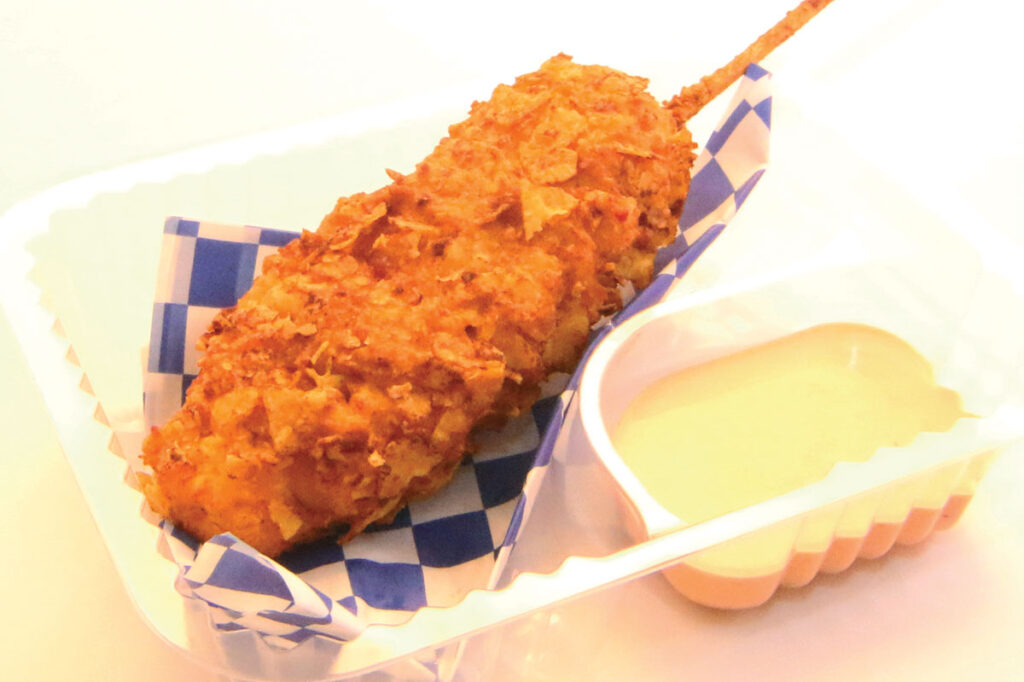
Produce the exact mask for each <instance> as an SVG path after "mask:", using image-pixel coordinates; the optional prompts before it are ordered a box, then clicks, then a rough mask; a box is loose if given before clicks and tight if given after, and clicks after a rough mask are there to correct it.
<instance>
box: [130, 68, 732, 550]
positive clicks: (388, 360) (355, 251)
mask: <svg viewBox="0 0 1024 682" xmlns="http://www.w3.org/2000/svg"><path fill="white" fill-rule="evenodd" d="M646 85H647V82H646V80H644V79H642V78H636V77H632V76H627V75H625V74H623V73H620V72H618V71H614V70H612V69H609V68H605V67H601V66H581V65H578V64H575V63H574V62H572V61H571V59H570V58H569V57H566V56H564V55H559V56H557V57H554V58H552V59H550V60H548V61H547V62H546V63H545V64H544V65H543V66H542V67H541V68H540V70H538V71H536V72H534V73H531V74H528V75H525V76H522V77H520V78H519V79H517V80H516V82H515V83H514V84H513V85H511V86H507V85H502V86H499V87H498V88H497V89H496V90H495V91H494V93H493V96H492V97H491V99H489V100H488V101H486V102H478V103H476V104H474V105H473V107H472V109H471V111H470V114H469V117H468V118H467V119H466V120H465V121H463V122H461V123H458V124H456V125H454V126H452V127H451V128H450V130H449V136H448V137H446V138H445V139H443V140H442V141H441V142H440V144H439V145H438V146H437V148H436V149H435V150H434V151H433V153H431V154H430V156H428V157H427V158H426V159H425V160H424V161H422V162H421V163H420V164H419V165H418V166H417V167H416V169H415V171H414V172H412V173H411V174H409V175H404V176H403V175H400V174H398V173H394V172H390V173H389V174H390V175H391V177H392V180H393V183H392V184H391V185H389V186H387V187H384V188H382V189H380V190H378V191H376V192H373V193H370V194H358V195H355V196H352V197H346V198H343V199H341V200H339V201H338V203H337V205H336V207H335V208H334V210H333V211H332V212H331V213H330V214H329V215H327V216H326V217H325V218H324V220H323V222H322V223H321V225H320V227H319V229H318V230H317V231H316V232H315V233H309V232H306V233H304V234H303V235H302V236H301V237H300V238H298V239H296V240H295V241H293V242H292V243H290V244H288V245H287V246H285V247H284V248H282V249H281V250H280V252H279V253H278V254H277V255H275V256H273V257H271V258H268V259H267V260H266V262H265V264H264V268H263V274H262V276H260V277H258V278H257V279H256V281H255V282H254V284H253V287H252V289H251V290H250V291H249V292H248V293H246V294H245V295H244V296H243V297H242V298H241V300H240V301H239V302H238V304H237V305H236V306H235V307H233V308H231V309H228V310H225V311H223V312H221V313H220V314H219V315H218V316H217V318H216V319H215V320H214V322H213V324H212V326H211V328H210V330H209V331H208V332H207V333H206V335H205V336H204V337H203V340H202V342H201V345H202V346H203V350H204V351H205V352H204V353H203V355H202V358H201V360H200V363H199V369H200V372H199V376H198V377H197V378H196V379H195V380H194V382H193V383H192V385H191V387H190V388H189V391H188V395H187V398H186V401H185V405H184V406H183V407H182V409H181V410H180V411H179V412H178V413H177V414H176V415H175V416H174V417H173V418H172V419H171V420H170V421H169V422H168V423H167V424H165V425H164V426H162V427H160V428H158V429H153V431H152V433H151V434H150V435H149V437H148V438H147V440H146V441H145V443H144V446H143V454H144V461H145V463H146V464H147V465H149V466H150V467H151V468H152V471H153V473H152V476H149V477H146V478H145V480H144V481H143V489H144V492H145V494H146V497H147V499H148V500H149V503H150V505H151V506H152V507H153V509H154V510H156V511H157V512H158V513H160V514H162V515H164V516H167V517H168V518H170V519H172V520H173V521H175V522H176V523H178V524H179V525H180V526H182V527H183V528H185V529H186V530H188V531H189V532H191V533H192V534H194V535H195V536H197V537H198V538H200V539H203V540H205V539H207V538H209V537H210V536H212V535H214V534H216V533H219V532H223V531H230V532H232V533H234V534H235V535H236V536H238V537H239V538H241V539H242V540H244V541H246V542H248V543H249V544H251V545H253V546H254V547H256V548H257V549H259V550H261V551H262V552H264V553H266V554H268V555H271V556H274V555H277V554H279V553H280V552H282V551H284V550H285V549H287V548H289V547H291V546H293V545H295V544H296V543H300V542H304V541H308V540H311V539H314V538H317V537H320V536H322V535H324V534H326V533H328V532H332V531H334V530H337V529H341V531H342V536H343V538H342V539H348V538H351V537H353V536H354V535H355V534H357V533H359V532H361V531H362V530H363V529H364V528H366V526H367V525H368V524H370V523H373V522H375V521H379V520H387V519H389V518H391V517H392V516H393V515H394V514H395V513H396V512H397V511H398V510H399V509H400V508H401V507H402V506H404V505H405V504H406V503H407V502H409V501H410V500H412V499H415V498H418V497H422V496H424V495H428V494H430V493H432V492H434V491H436V490H437V489H438V488H440V487H441V486H443V485H444V484H445V483H446V482H447V481H448V480H450V478H451V476H452V475H453V473H454V471H455V469H456V467H457V466H458V465H459V463H460V461H461V460H462V457H463V454H464V453H465V452H466V451H467V450H468V449H469V448H470V447H471V443H470V442H469V439H470V432H471V430H472V429H473V428H474V426H476V425H479V424H481V423H482V422H485V421H486V422H491V421H495V420H498V421H500V420H501V419H502V418H504V417H507V416H510V415H515V414H517V413H518V412H519V411H520V410H522V409H525V408H527V407H528V406H529V405H530V404H532V403H533V402H534V401H535V400H536V399H537V397H538V395H539V385H540V383H541V382H542V381H544V380H545V379H546V378H547V377H548V376H549V375H550V374H551V373H552V372H555V371H559V370H569V369H571V368H572V367H573V366H574V365H575V363H576V362H577V360H578V359H579V356H580V354H581V352H582V350H583V348H584V346H585V342H586V339H587V337H588V333H589V330H590V327H591V325H593V324H594V323H595V322H596V321H597V320H598V319H599V318H600V316H601V315H603V314H605V313H608V312H611V311H614V310H616V309H617V308H618V307H619V306H620V305H621V300H620V294H619V287H620V285H622V284H624V283H627V282H628V283H632V285H634V286H635V287H636V288H641V287H643V286H645V285H646V284H647V283H648V282H649V281H650V278H651V276H652V272H651V270H652V267H653V265H652V264H653V258H654V253H655V251H656V250H657V249H658V248H659V247H660V246H662V245H664V244H666V243H667V242H669V241H671V240H672V239H673V238H674V236H675V232H676V223H677V220H678V218H679V213H680V210H681V208H682V204H683V200H684V198H685V197H686V193H687V189H688V186H689V177H690V168H691V165H692V163H693V146H694V145H693V143H692V141H691V139H690V134H689V132H688V131H687V130H686V128H685V126H683V125H682V124H681V123H680V122H679V121H678V120H677V117H676V116H674V114H673V106H672V105H670V106H667V107H662V106H661V105H659V103H658V102H657V101H656V100H655V99H654V98H653V97H651V96H650V95H649V94H648V93H647V92H646V90H645V88H646ZM726 85H728V84H726ZM721 87H724V86H721Z"/></svg>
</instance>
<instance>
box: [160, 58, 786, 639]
mask: <svg viewBox="0 0 1024 682" xmlns="http://www.w3.org/2000/svg"><path fill="white" fill-rule="evenodd" d="M770 116H771V77H770V74H769V73H768V72H766V71H765V70H764V69H762V68H760V67H759V66H757V65H752V66H750V67H749V68H748V70H747V73H746V76H745V77H744V78H743V79H742V80H741V82H740V85H739V87H738V89H737V92H736V95H735V97H734V99H733V101H732V103H731V104H730V106H729V108H728V113H727V115H726V116H725V117H724V118H723V120H722V122H721V123H720V124H719V127H718V128H717V129H716V130H715V132H714V133H713V134H712V136H711V138H710V139H709V141H708V143H707V145H706V146H705V148H704V150H703V151H702V152H701V154H700V155H699V157H698V159H697V161H696V164H695V166H694V172H693V176H692V180H691V186H690V192H689V196H688V198H687V201H686V205H685V207H684V209H683V215H682V217H681V219H680V232H679V235H678V237H677V239H676V240H675V242H674V243H672V244H670V245H668V246H666V247H665V248H663V249H662V250H661V251H660V252H659V254H658V256H657V259H656V261H655V264H656V267H657V272H658V273H659V274H658V275H657V276H656V277H655V278H654V280H653V282H652V283H651V284H650V285H649V286H648V287H647V288H645V289H644V290H643V291H641V292H640V293H639V294H638V295H637V296H635V297H634V298H633V299H632V300H631V301H630V302H629V303H628V304H627V305H626V306H625V307H624V309H623V310H622V311H621V312H620V313H618V314H617V315H616V316H615V317H614V318H612V319H611V320H610V321H608V323H607V324H605V325H604V326H602V327H599V328H598V329H597V330H595V332H594V333H593V336H592V340H591V344H590V346H589V349H588V352H587V354H586V355H585V356H584V359H583V361H582V362H581V363H580V364H579V367H578V368H577V370H576V373H575V374H574V375H573V376H571V377H563V378H562V381H561V382H553V383H552V385H551V386H549V387H548V391H547V392H546V396H545V397H544V398H542V399H541V400H540V401H539V402H538V403H537V404H536V405H535V406H534V407H533V409H532V411H531V412H530V413H529V414H525V415H523V416H521V417H519V418H517V419H514V420H511V421H510V422H509V423H508V425H507V426H506V427H505V428H504V429H503V430H502V431H500V432H497V433H493V434H484V435H483V436H482V439H481V441H482V442H481V447H480V450H479V452H477V453H476V454H475V455H474V456H473V457H472V458H467V459H466V461H464V462H463V464H462V466H461V467H460V468H459V469H458V471H457V472H456V474H455V477H454V479H453V480H452V482H451V484H450V485H449V486H447V487H446V488H445V489H444V490H442V491H441V492H439V493H438V494H436V495H434V496H433V497H431V498H429V499H426V500H421V501H418V502H414V503H412V504H410V505H409V506H408V507H406V508H405V509H403V510H402V511H401V512H400V513H399V514H398V516H397V517H396V518H395V519H394V521H393V522H392V523H390V524H387V525H376V526H373V527H371V528H370V529H368V530H367V531H366V532H365V533H364V534H362V535H361V536H359V537H357V538H356V539H354V540H352V541H350V542H348V543H346V544H345V545H344V546H341V545H338V544H337V542H336V540H335V539H334V538H326V539H324V540H322V541H319V542H315V543H311V544H308V545H305V546H302V547H299V548H296V549H294V550H292V551H289V552H287V553H286V554H284V555H282V556H281V557H278V560H277V561H273V560H271V559H269V558H268V557H266V556H264V555H262V554H260V553H259V552H257V551H255V550H254V549H253V548H251V547H249V546H248V545H246V544H245V543H244V542H242V541H240V540H238V539H237V538H235V537H234V536H232V535H230V534H222V535H218V536H216V537H214V538H212V539H210V540H209V541H207V542H205V543H202V544H200V543H198V542H196V541H195V540H194V539H193V538H191V537H190V536H188V535H187V534H186V533H184V532H183V531H181V530H180V529H178V528H176V527H175V526H174V525H173V524H171V523H170V522H168V521H163V522H162V528H163V530H164V533H163V540H164V541H165V542H166V549H167V550H168V552H169V554H170V556H171V557H172V558H173V560H174V561H175V562H176V563H177V564H178V566H179V568H180V573H179V578H178V581H177V585H176V586H177V589H178V591H179V592H181V593H182V594H183V595H185V596H186V597H190V598H196V599H200V600H203V601H204V602H206V603H207V604H209V605H210V606H211V607H212V608H211V609H210V613H211V614H212V615H211V617H212V620H213V623H214V625H215V627H216V628H217V629H218V630H221V631H227V632H230V631H236V630H243V629H247V630H252V631H254V632H256V633H258V634H259V635H261V636H262V638H263V640H264V641H265V642H266V643H268V644H270V645H271V646H275V647H280V648H291V647H294V646H295V645H297V644H299V643H301V642H303V641H305V640H307V639H309V638H311V637H314V636H317V635H320V636H325V637H330V638H332V639H335V640H341V641H345V640H350V639H352V638H354V637H355V636H357V635H358V634H359V633H360V632H361V631H362V630H363V629H364V628H365V627H366V626H367V625H370V624H398V623H402V622H404V621H405V620H407V619H408V618H409V617H410V616H411V614H412V612H414V611H415V610H417V609H419V608H421V607H423V606H450V605H452V604H455V603H457V602H458V601H459V600H460V599H461V598H462V597H463V596H464V595H465V594H466V593H467V592H468V591H469V590H471V589H477V588H491V587H495V586H496V585H497V582H498V580H499V578H500V576H501V572H502V569H503V567H504V565H505V563H506V561H507V559H508V556H509V553H510V552H511V551H512V549H513V547H514V545H515V542H516V538H517V537H518V534H519V529H520V528H521V526H522V524H523V522H524V520H525V519H526V517H527V516H528V514H529V511H530V508H531V503H532V501H533V500H534V499H536V495H537V494H538V492H539V491H540V489H541V483H542V480H543V476H544V473H545V471H546V469H547V466H548V464H549V462H550V461H551V457H552V456H553V454H554V449H555V442H556V440H557V436H558V433H559V432H560V430H561V427H562V425H563V421H564V418H565V415H566V414H567V412H568V407H569V405H570V403H571V401H572V399H573V397H574V395H575V391H576V387H577V385H578V382H579V378H580V375H581V372H582V370H583V367H584V366H585V364H586V359H587V357H589V353H590V350H592V349H593V348H594V346H595V345H596V344H597V343H598V342H599V341H600V339H601V338H603V337H604V336H605V335H606V334H607V333H608V331H610V330H611V329H612V328H613V327H614V326H616V325H617V324H619V323H621V321H622V320H624V319H626V318H628V317H629V316H631V315H633V314H635V313H636V312H638V311H639V310H642V309H644V308H647V307H649V306H651V305H653V304H654V303H656V302H658V301H659V300H661V299H662V298H663V297H664V296H665V294H666V292H667V291H668V289H669V288H670V287H671V286H672V284H673V283H675V282H676V281H678V280H679V279H680V278H681V277H682V276H683V275H684V274H685V273H686V271H687V270H688V269H689V268H690V266H691V265H692V264H693V263H694V262H695V260H696V259H697V257H698V256H699V255H700V254H701V253H703V251H704V250H705V249H706V248H707V247H708V246H709V245H710V244H711V243H712V242H713V241H714V239H715V238H716V237H717V236H718V235H719V234H720V233H721V231H722V230H723V229H724V228H725V225H726V224H727V223H728V222H729V220H730V219H731V218H732V216H733V215H735V213H736V210H737V209H738V208H739V206H740V205H741V204H742V203H743V201H744V200H745V199H746V197H747V195H748V194H749V193H750V190H751V189H752V188H753V186H754V185H755V184H756V182H757V180H758V179H759V178H760V177H761V175H762V173H763V172H764V169H765V166H766V165H767V160H768V159H767V157H768V137H769V129H770ZM296 236H297V234H296V233H293V232H285V231H281V230H273V229H267V228H260V227H253V226H232V225H223V224H218V223H211V222H203V221H194V220H185V219H182V218H170V219H168V220H167V222H166V224H165V228H164V243H163V250H162V254H161V271H160V273H159V278H158V287H157V289H158V290H157V295H156V299H155V300H156V302H155V305H154V312H153V323H152V330H151V339H150V351H149V357H148V362H147V368H146V372H145V376H144V390H145V396H144V409H145V418H146V427H147V430H148V429H149V428H150V427H151V426H157V425H161V424H163V423H164V422H165V421H166V420H167V419H168V418H169V417H170V416H171V415H172V414H173V413H174V412H175V411H176V410H177V409H178V408H179V407H180V406H181V404H182V402H183V400H184V396H185V392H186V390H187V388H188V386H189V384H190V382H191V381H192V379H194V378H195V376H196V373H197V371H198V370H197V361H198V351H196V350H195V346H196V341H197V340H198V338H199V336H200V335H201V334H202V333H203V332H205V330H206V329H207V327H208V325H209V323H210V321H211V320H212V319H213V317H214V315H216V313H217V312H218V311H219V310H220V309H221V308H224V307H228V306H231V305H234V303H235V301H236V300H237V299H238V298H239V297H240V296H241V295H242V294H243V293H244V292H245V291H247V290H248V288H249V287H250V286H251V284H252V280H253V277H254V275H255V273H258V272H260V267H261V263H262V261H263V259H264V258H265V257H266V256H267V255H268V254H270V253H273V252H274V251H276V250H277V249H278V248H279V247H280V246H282V245H284V244H286V243H287V242H288V241H290V240H291V239H293V238H295V237H296Z"/></svg>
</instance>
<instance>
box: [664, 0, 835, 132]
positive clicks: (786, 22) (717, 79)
mask: <svg viewBox="0 0 1024 682" xmlns="http://www.w3.org/2000/svg"><path fill="white" fill-rule="evenodd" d="M830 2H832V0H803V2H801V3H800V4H799V5H798V6H797V7H796V9H793V10H791V11H789V12H787V13H786V16H784V17H783V18H782V20H781V21H779V23H777V24H775V25H774V26H772V27H771V28H770V29H768V30H767V31H766V32H765V33H764V34H763V35H761V37H759V38H758V39H757V40H755V41H754V42H753V43H751V44H750V46H749V47H747V49H745V50H744V51H743V52H741V53H739V54H738V55H736V56H735V57H733V58H732V60H731V61H730V62H729V63H728V64H726V65H725V66H723V67H721V68H719V69H718V70H716V71H715V72H714V73H712V74H710V75H707V76H704V77H703V78H701V79H700V80H699V81H697V82H696V83H694V84H693V85H689V86H687V87H685V88H683V90H682V92H680V93H679V94H678V95H676V96H675V97H673V98H672V99H671V100H669V101H668V102H667V103H666V105H665V106H666V107H667V108H669V109H671V110H672V115H673V116H674V117H675V119H676V121H677V122H678V123H679V125H682V124H684V123H685V122H686V121H688V120H689V119H690V117H692V116H693V115H694V114H696V113H697V112H698V111H700V110H701V109H702V108H703V107H704V105H705V104H707V103H708V102H710V101H711V100H713V99H714V98H715V97H717V96H718V95H720V94H721V93H722V92H723V91H724V90H725V89H726V88H728V87H729V86H730V85H732V84H733V83H734V82H736V80H737V79H738V78H739V77H740V76H742V75H743V72H744V71H746V70H747V67H748V66H750V65H751V64H753V63H755V62H759V61H761V60H762V59H764V58H765V57H766V56H768V54H769V53H770V52H771V51H772V50H774V49H775V48H776V47H778V46H779V45H781V44H782V43H784V42H786V40H787V39H788V38H789V37H790V36H792V35H793V34H794V33H796V32H797V31H798V30H800V28H801V27H803V25H804V24H806V23H807V22H808V21H810V20H811V19H812V18H813V17H814V16H815V15H817V14H818V12H820V11H821V10H823V9H824V8H825V6H826V5H828V4H829V3H830Z"/></svg>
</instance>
